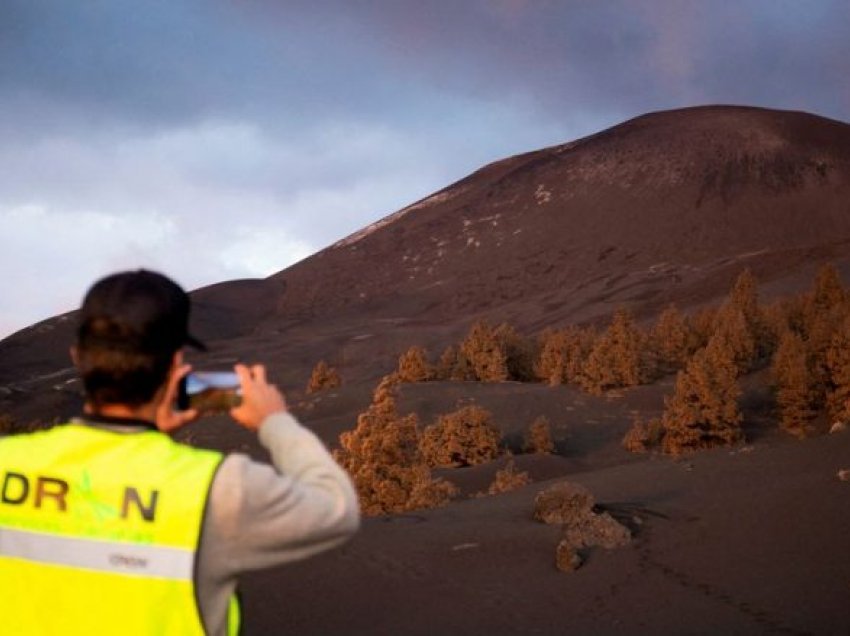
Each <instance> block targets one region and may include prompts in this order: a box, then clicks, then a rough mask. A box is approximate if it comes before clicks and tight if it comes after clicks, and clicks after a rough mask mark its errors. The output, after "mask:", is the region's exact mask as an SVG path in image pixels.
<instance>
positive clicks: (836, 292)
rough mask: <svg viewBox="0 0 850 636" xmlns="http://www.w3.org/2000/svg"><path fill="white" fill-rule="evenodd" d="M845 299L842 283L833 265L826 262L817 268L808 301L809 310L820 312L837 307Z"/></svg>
mask: <svg viewBox="0 0 850 636" xmlns="http://www.w3.org/2000/svg"><path fill="white" fill-rule="evenodd" d="M845 300H846V293H845V291H844V285H843V284H842V282H841V276H840V274H839V273H838V270H837V269H836V268H835V265H833V264H832V263H828V264H826V265H824V266H823V267H821V268H820V269H819V270H818V273H817V275H816V276H815V283H814V289H813V290H812V293H811V298H810V301H809V305H810V311H812V312H815V313H822V312H825V311H830V310H832V309H834V308H835V307H838V306H839V305H841V304H842V303H844V301H845Z"/></svg>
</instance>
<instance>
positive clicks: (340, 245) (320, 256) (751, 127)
mask: <svg viewBox="0 0 850 636" xmlns="http://www.w3.org/2000/svg"><path fill="white" fill-rule="evenodd" d="M848 194H850V125H848V124H845V123H842V122H837V121H833V120H828V119H825V118H822V117H817V116H814V115H810V114H806V113H800V112H786V111H775V110H765V109H757V108H746V107H731V106H707V107H697V108H689V109H684V110H677V111H668V112H659V113H651V114H648V115H644V116H641V117H637V118H635V119H632V120H630V121H627V122H625V123H623V124H620V125H619V126H615V127H613V128H611V129H608V130H605V131H602V132H600V133H598V134H595V135H592V136H590V137H586V138H584V139H579V140H577V141H573V142H570V143H566V144H562V145H558V146H553V147H551V148H546V149H543V150H539V151H535V152H530V153H527V154H524V155H519V156H516V157H511V158H509V159H505V160H502V161H498V162H495V163H493V164H491V165H489V166H486V167H484V168H482V169H481V170H479V171H477V172H475V173H473V174H471V175H470V176H468V177H466V178H465V179H463V180H461V181H459V182H457V183H455V184H453V185H450V186H448V187H447V188H445V189H443V190H441V191H439V192H437V193H435V194H433V195H432V196H430V197H427V198H425V199H423V200H422V201H419V202H417V203H415V204H413V205H411V206H408V207H407V208H404V209H402V210H400V211H398V212H396V213H394V214H391V215H390V216H388V217H387V218H385V219H383V220H381V221H379V222H378V223H376V224H374V225H372V226H370V227H367V228H364V229H363V230H361V231H360V232H357V233H355V234H353V235H352V236H349V237H347V238H345V239H343V240H341V241H339V242H337V243H336V244H334V245H332V246H330V247H328V248H326V249H324V250H321V251H320V252H318V253H317V254H315V255H313V256H311V257H309V258H307V259H305V260H303V261H301V262H300V263H298V264H296V265H294V266H292V267H289V268H287V269H286V270H283V271H281V272H279V273H277V274H275V275H273V276H270V277H269V278H267V279H265V280H244V281H232V282H224V283H220V284H217V285H213V286H210V287H207V288H204V289H201V290H198V291H196V292H194V293H193V297H194V299H195V305H196V307H195V316H194V322H195V323H196V327H195V329H196V331H198V332H199V333H200V334H201V336H202V337H204V338H205V339H207V340H209V341H210V342H211V343H212V344H213V347H212V348H213V353H212V354H211V355H210V356H208V357H207V358H206V359H203V360H200V361H199V363H201V364H205V365H207V366H215V365H218V364H229V363H230V361H231V360H234V359H237V358H239V359H245V360H249V359H256V360H263V361H266V362H267V363H268V364H269V365H270V367H271V370H272V372H273V373H274V374H275V376H276V377H278V378H279V379H280V380H281V381H282V382H283V384H284V386H287V387H288V388H295V387H301V386H303V383H304V382H305V381H306V378H307V376H308V374H309V369H310V368H311V367H312V365H313V364H314V363H315V362H316V360H318V359H319V358H326V359H329V360H331V361H333V362H334V363H335V364H337V366H338V367H340V369H341V370H342V372H343V375H344V376H345V377H346V379H347V381H348V382H350V383H356V382H371V381H373V380H374V378H376V377H378V376H380V375H382V374H383V373H385V372H386V371H387V370H388V368H389V367H391V366H392V364H393V363H394V358H395V356H397V355H398V353H399V352H401V351H403V350H404V349H406V348H407V347H408V346H409V345H411V344H414V343H418V344H422V345H425V346H427V347H429V348H430V349H432V350H433V351H434V352H438V351H439V350H441V349H442V347H444V346H445V345H446V344H447V343H448V341H450V340H454V339H457V337H458V336H459V335H460V334H461V333H462V332H464V331H465V330H466V329H467V328H468V326H469V324H471V323H472V322H473V321H474V320H475V319H477V318H480V317H487V318H489V319H491V320H493V321H500V320H508V321H510V322H511V323H512V324H514V325H516V326H517V327H519V328H521V329H525V330H528V331H537V330H540V329H542V328H543V327H546V326H551V325H563V324H566V323H571V322H585V321H594V320H601V319H605V318H607V316H609V315H610V314H611V312H612V311H613V310H614V309H615V308H616V307H618V306H625V307H628V308H629V309H631V310H632V312H633V313H635V314H636V315H637V316H638V317H639V318H641V317H642V318H650V317H653V316H655V315H657V313H658V312H659V311H660V309H661V308H662V307H664V306H665V305H667V304H668V303H670V302H676V303H677V304H678V305H679V306H680V307H681V308H683V309H686V310H687V309H690V308H693V307H695V306H699V305H701V304H705V303H710V302H715V301H717V299H718V298H720V297H721V296H722V295H723V294H725V293H726V291H727V290H728V288H729V285H730V283H731V281H732V280H734V278H735V276H737V274H738V273H739V272H740V271H741V270H742V269H743V268H744V267H749V268H751V269H752V270H753V272H754V273H755V275H756V276H757V278H758V279H759V281H760V282H761V292H762V295H763V296H764V297H770V296H774V295H777V294H781V293H785V292H787V291H799V290H800V289H802V288H803V287H804V286H807V285H808V284H809V283H810V281H811V280H812V277H813V274H814V271H815V269H816V268H817V267H818V266H819V265H820V264H821V263H823V262H825V261H832V262H835V263H836V264H837V266H838V267H839V269H840V270H841V269H846V268H848V262H847V256H848V250H847V246H848V241H850V214H848V211H850V210H848V207H849V206H850V203H848V201H850V196H848ZM847 271H850V269H847ZM81 291H82V290H81ZM72 315H73V314H71V316H72ZM72 323H73V320H72V319H69V316H61V317H58V318H55V319H51V320H48V321H45V322H43V323H40V324H38V325H35V326H33V327H30V328H28V329H25V330H22V331H21V332H18V333H16V334H14V335H12V336H10V337H9V338H6V339H5V340H3V341H2V342H0V387H2V391H3V396H2V397H3V398H4V402H3V403H2V404H0V406H2V407H3V408H5V409H7V410H10V411H12V412H13V413H20V414H21V415H22V416H25V417H39V416H43V417H53V414H55V413H56V411H57V410H58V411H60V412H68V411H70V410H73V409H74V408H76V406H75V404H76V403H75V401H74V399H73V395H74V394H75V390H74V387H73V385H72V384H71V385H70V386H69V387H68V389H69V390H68V391H64V390H63V389H62V383H63V382H67V381H69V380H71V379H72V378H73V373H72V370H71V369H70V366H69V363H68V359H67V353H66V352H67V348H68V346H69V344H70V340H71V329H72ZM54 387H58V388H56V389H54ZM45 389H47V392H48V393H50V397H49V399H46V398H45V396H44V393H45ZM32 399H35V400H37V401H38V402H39V404H43V405H44V408H42V407H40V406H35V405H33V403H32V401H31V400H32Z"/></svg>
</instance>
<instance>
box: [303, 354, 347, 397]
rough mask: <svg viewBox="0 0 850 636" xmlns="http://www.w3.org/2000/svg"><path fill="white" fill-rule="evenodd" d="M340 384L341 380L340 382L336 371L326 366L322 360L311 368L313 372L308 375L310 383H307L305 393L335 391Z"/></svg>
mask: <svg viewBox="0 0 850 636" xmlns="http://www.w3.org/2000/svg"><path fill="white" fill-rule="evenodd" d="M340 384H342V380H340V377H339V373H337V370H336V369H335V368H333V367H331V366H328V363H327V362H325V361H324V360H319V362H318V363H317V364H316V366H315V367H313V372H312V373H311V374H310V381H309V382H307V393H315V392H317V391H323V390H325V389H335V388H336V387H338V386H339V385H340Z"/></svg>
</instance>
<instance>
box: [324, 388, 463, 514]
mask: <svg viewBox="0 0 850 636" xmlns="http://www.w3.org/2000/svg"><path fill="white" fill-rule="evenodd" d="M398 382H399V380H398V377H397V376H395V374H393V375H390V376H386V377H384V378H383V379H382V380H381V382H380V383H379V385H378V387H377V388H376V389H375V392H374V396H373V402H372V404H371V405H370V406H369V407H368V408H367V409H366V411H365V412H363V413H361V414H360V415H359V416H358V418H357V427H356V428H355V429H354V430H353V431H346V432H345V433H343V434H342V435H340V446H341V448H340V449H338V450H337V451H335V452H334V457H335V458H336V460H337V461H338V462H339V463H340V465H341V466H342V467H343V468H345V469H346V470H347V471H348V472H349V474H350V475H351V477H352V480H353V481H354V485H355V487H356V489H357V494H358V498H359V500H360V506H361V508H362V509H363V512H364V514H367V515H381V514H390V513H396V512H405V511H408V510H415V509H418V508H431V507H435V506H439V505H442V504H444V503H446V502H447V501H448V500H449V499H450V498H451V497H452V496H454V495H455V494H456V493H457V488H456V487H455V486H454V485H453V484H451V483H449V482H447V481H445V480H442V479H434V478H433V477H432V475H431V469H430V467H429V466H428V465H427V464H426V463H425V461H424V459H423V457H422V454H421V452H420V450H419V443H420V435H419V428H418V421H417V418H416V415H415V414H413V413H411V414H408V415H405V416H401V415H399V413H398V411H397V409H396V403H395V391H396V388H397V386H398Z"/></svg>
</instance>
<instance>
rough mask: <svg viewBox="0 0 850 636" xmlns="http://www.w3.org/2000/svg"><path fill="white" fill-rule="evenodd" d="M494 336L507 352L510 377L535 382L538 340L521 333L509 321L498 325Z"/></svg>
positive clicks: (506, 358) (519, 380) (520, 380)
mask: <svg viewBox="0 0 850 636" xmlns="http://www.w3.org/2000/svg"><path fill="white" fill-rule="evenodd" d="M493 336H494V337H495V338H496V341H497V342H499V343H500V346H501V347H502V349H503V351H504V352H505V361H506V364H507V369H508V379H510V380H516V381H517V382H533V381H534V380H535V374H534V360H535V358H536V357H537V343H536V341H535V340H534V339H532V338H526V337H525V336H523V335H521V334H520V333H519V332H518V331H517V330H516V329H514V327H512V326H511V325H509V324H507V323H502V324H501V325H499V326H498V327H496V329H495V330H494V331H493Z"/></svg>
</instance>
